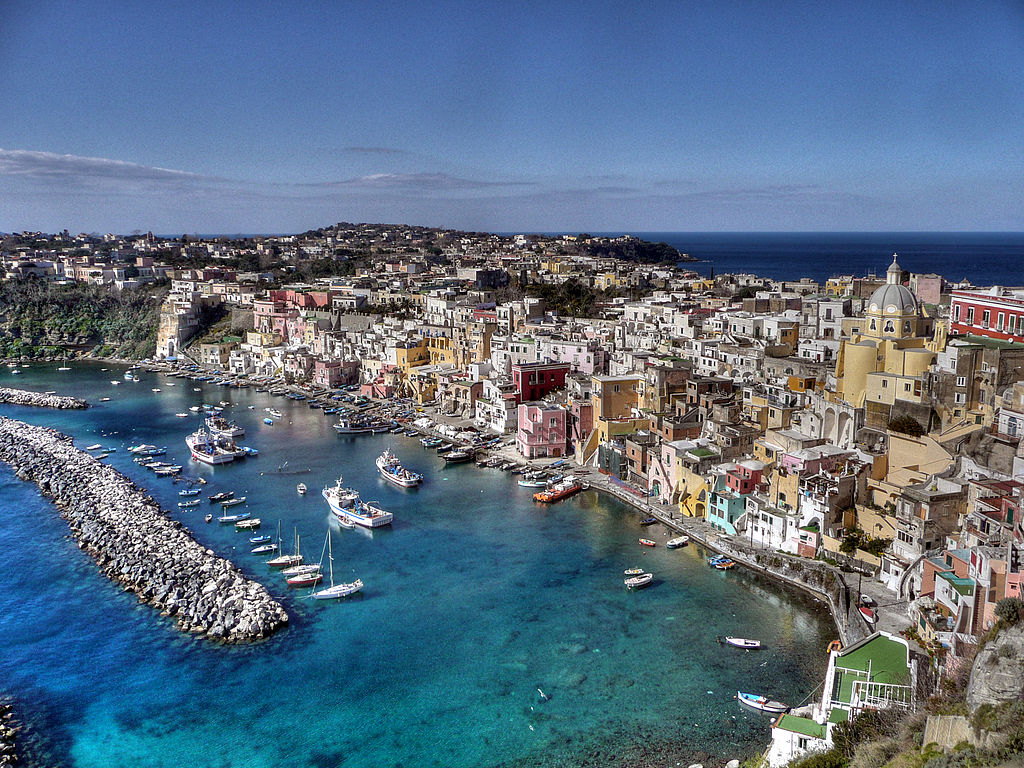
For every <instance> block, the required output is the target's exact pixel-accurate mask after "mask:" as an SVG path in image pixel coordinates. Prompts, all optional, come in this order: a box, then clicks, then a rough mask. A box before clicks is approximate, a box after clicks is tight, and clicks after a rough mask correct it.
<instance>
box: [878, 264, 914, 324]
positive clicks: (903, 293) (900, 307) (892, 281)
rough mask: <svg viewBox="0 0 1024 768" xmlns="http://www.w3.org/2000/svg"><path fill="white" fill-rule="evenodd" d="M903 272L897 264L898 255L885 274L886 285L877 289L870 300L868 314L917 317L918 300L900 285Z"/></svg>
mask: <svg viewBox="0 0 1024 768" xmlns="http://www.w3.org/2000/svg"><path fill="white" fill-rule="evenodd" d="M902 275H903V270H902V269H901V268H900V265H899V264H897V263H896V254H893V256H892V264H891V265H890V266H889V269H887V270H886V272H885V285H883V286H880V287H879V288H877V289H875V292H874V293H872V294H871V298H870V299H868V312H870V313H871V314H879V315H916V314H917V298H916V297H915V296H914V293H913V291H911V290H910V289H909V288H907V287H906V286H905V285H901V284H900V277H901V276H902Z"/></svg>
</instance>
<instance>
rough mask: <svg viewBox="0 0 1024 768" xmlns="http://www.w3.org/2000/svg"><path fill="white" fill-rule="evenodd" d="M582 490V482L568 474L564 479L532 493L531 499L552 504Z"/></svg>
mask: <svg viewBox="0 0 1024 768" xmlns="http://www.w3.org/2000/svg"><path fill="white" fill-rule="evenodd" d="M582 490H583V483H581V482H580V481H579V480H577V479H576V478H575V477H572V476H569V477H567V478H565V479H564V480H561V481H559V482H557V483H555V484H554V485H552V486H551V487H550V488H548V489H547V490H543V491H540V492H538V493H535V494H533V500H534V501H543V502H545V503H548V504H553V503H554V502H556V501H561V500H562V499H565V498H568V497H569V496H572V495H573V494H574V493H578V492H579V491H582Z"/></svg>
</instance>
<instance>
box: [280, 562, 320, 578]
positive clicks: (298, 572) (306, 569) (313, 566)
mask: <svg viewBox="0 0 1024 768" xmlns="http://www.w3.org/2000/svg"><path fill="white" fill-rule="evenodd" d="M308 573H320V564H319V563H310V564H309V565H293V566H292V567H291V568H285V569H284V570H283V571H281V574H282V575H283V576H284V577H285V578H287V577H289V576H303V575H305V574H308Z"/></svg>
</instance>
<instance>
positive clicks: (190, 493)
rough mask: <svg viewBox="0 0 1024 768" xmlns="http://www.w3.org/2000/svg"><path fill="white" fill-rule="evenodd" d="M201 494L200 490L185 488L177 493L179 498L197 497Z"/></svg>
mask: <svg viewBox="0 0 1024 768" xmlns="http://www.w3.org/2000/svg"><path fill="white" fill-rule="evenodd" d="M200 493H202V489H200V488H185V489H184V490H181V491H178V495H179V496H198V495H199V494H200Z"/></svg>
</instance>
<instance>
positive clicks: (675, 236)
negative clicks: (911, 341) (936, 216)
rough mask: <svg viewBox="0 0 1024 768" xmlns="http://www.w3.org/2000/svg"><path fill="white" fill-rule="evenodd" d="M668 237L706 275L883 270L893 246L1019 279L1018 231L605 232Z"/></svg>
mask: <svg viewBox="0 0 1024 768" xmlns="http://www.w3.org/2000/svg"><path fill="white" fill-rule="evenodd" d="M601 234H607V235H612V236H614V235H620V234H635V235H636V236H637V237H640V238H642V239H644V240H651V241H654V242H665V243H668V244H669V245H671V246H673V247H674V248H676V249H678V250H679V251H680V252H682V253H689V254H690V255H691V256H693V257H694V258H696V259H698V260H699V261H698V262H696V263H692V264H690V263H687V264H683V265H682V266H683V267H685V268H687V269H693V270H695V271H697V272H699V273H701V274H704V275H707V274H709V273H710V272H711V270H712V269H713V270H714V273H715V274H717V275H721V274H724V273H726V272H732V273H753V274H756V275H761V276H762V277H769V278H772V279H775V280H799V279H800V278H801V277H810V278H812V279H814V280H817V281H819V282H822V283H824V282H825V280H827V279H828V278H830V277H833V276H836V275H850V274H852V275H857V276H863V275H866V274H869V273H874V274H876V275H881V276H884V275H885V270H886V269H887V268H888V267H889V264H891V263H892V255H893V253H897V254H899V263H900V266H902V267H903V268H904V269H907V270H910V271H911V272H920V273H929V272H934V273H935V274H939V275H942V276H943V277H945V278H946V279H947V280H950V281H953V282H958V281H960V280H963V279H964V278H965V277H966V278H967V279H968V280H970V281H971V282H973V283H974V284H975V285H980V286H988V285H1004V286H1018V285H1024V275H1022V274H1021V267H1022V265H1024V233H1022V232H635V233H622V232H610V233H608V232H603V233H601Z"/></svg>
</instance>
